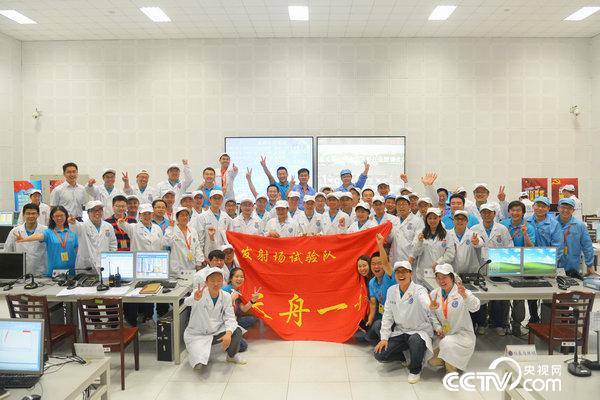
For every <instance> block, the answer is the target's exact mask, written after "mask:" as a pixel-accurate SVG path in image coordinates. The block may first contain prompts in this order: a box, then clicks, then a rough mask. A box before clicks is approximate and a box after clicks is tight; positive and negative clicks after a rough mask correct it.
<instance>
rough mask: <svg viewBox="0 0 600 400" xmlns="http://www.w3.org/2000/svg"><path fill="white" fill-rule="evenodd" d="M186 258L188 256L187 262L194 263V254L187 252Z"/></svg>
mask: <svg viewBox="0 0 600 400" xmlns="http://www.w3.org/2000/svg"><path fill="white" fill-rule="evenodd" d="M187 256H188V261H189V262H192V261H194V254H193V253H192V252H191V251H189V252H188V255H187Z"/></svg>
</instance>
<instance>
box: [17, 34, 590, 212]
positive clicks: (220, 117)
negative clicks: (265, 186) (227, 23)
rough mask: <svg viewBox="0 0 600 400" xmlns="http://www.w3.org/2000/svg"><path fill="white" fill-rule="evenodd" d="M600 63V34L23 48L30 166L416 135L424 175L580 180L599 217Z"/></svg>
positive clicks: (201, 159) (199, 158)
mask: <svg viewBox="0 0 600 400" xmlns="http://www.w3.org/2000/svg"><path fill="white" fill-rule="evenodd" d="M596 43H597V41H596ZM596 47H597V46H596ZM591 60H592V56H591V40H590V39H273V40H271V39H260V40H170V41H154V40H146V41H81V42H24V43H23V132H24V135H25V148H27V149H28V152H29V153H28V156H27V157H26V159H25V160H24V163H23V167H24V173H25V174H26V175H29V174H35V173H56V172H60V165H61V164H62V163H63V162H65V161H67V160H75V161H77V162H79V164H80V166H81V168H80V169H81V171H82V172H84V173H90V174H91V175H98V173H99V171H100V170H101V168H103V167H105V166H113V167H115V168H118V169H128V170H129V171H131V172H133V171H134V170H136V169H139V168H141V167H147V168H148V169H150V171H151V173H153V176H152V177H151V180H152V181H153V182H157V181H158V180H159V179H163V176H164V169H165V166H166V165H167V164H168V163H170V162H173V161H177V160H180V159H181V158H183V157H187V158H190V160H191V163H192V166H193V169H194V172H195V174H196V175H197V176H199V175H200V171H201V169H202V168H203V167H204V166H206V165H209V164H211V165H214V164H216V156H217V154H218V153H219V152H220V151H221V150H222V147H223V137H224V136H228V135H265V134H266V135H283V134H285V135H289V134H294V135H313V134H314V135H319V134H327V135H337V134H340V135H342V134H343V135H348V134H359V135H375V134H378V135H382V134H383V135H385V134H403V135H406V136H407V172H408V174H409V176H410V177H412V178H413V179H412V181H413V182H414V181H416V180H417V178H418V177H420V176H421V175H422V174H423V173H424V172H425V171H429V170H436V171H438V172H439V173H440V182H439V183H440V184H442V185H445V186H448V187H455V186H457V185H459V184H463V185H466V186H467V187H469V188H470V187H472V186H473V184H474V183H475V182H479V181H486V182H488V183H489V184H490V185H493V186H497V185H500V184H505V185H507V187H508V189H509V191H510V192H511V193H513V194H514V192H515V191H517V190H519V188H520V178H521V177H527V176H529V177H549V178H551V177H553V176H557V177H572V176H578V177H579V178H580V183H581V184H580V187H581V189H580V190H581V196H580V197H581V198H582V200H583V201H584V207H585V208H586V210H587V211H591V210H594V211H595V210H596V208H597V206H596V205H594V206H592V203H595V202H596V199H598V198H599V195H600V185H599V183H600V178H599V176H598V172H597V171H598V170H599V168H598V167H599V166H600V162H599V161H598V157H597V155H598V154H600V153H599V150H600V146H599V145H598V140H597V139H596V138H597V136H596V135H595V134H594V132H593V131H592V129H591V115H592V113H591V103H592V64H591ZM595 70H596V71H598V68H596V69H595ZM597 93H600V92H597ZM573 104H578V105H579V106H580V108H581V109H582V114H581V116H580V117H579V118H578V119H577V121H575V120H574V119H573V118H572V116H571V115H570V114H569V107H570V106H571V105H573ZM36 106H38V107H40V109H41V110H42V111H43V113H44V117H43V118H42V121H41V122H40V124H39V125H38V126H37V127H36V126H35V124H34V123H33V120H32V119H31V117H30V114H31V111H32V110H33V109H34V108H35V107H36ZM596 114H600V113H598V112H597V113H596ZM597 126H598V125H597ZM595 133H598V132H597V130H596V132H595ZM257 157H258V155H257Z"/></svg>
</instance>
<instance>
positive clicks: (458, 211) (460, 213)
mask: <svg viewBox="0 0 600 400" xmlns="http://www.w3.org/2000/svg"><path fill="white" fill-rule="evenodd" d="M457 215H462V216H464V217H465V218H466V219H469V213H468V212H466V211H465V210H456V211H454V217H453V218H456V216H457Z"/></svg>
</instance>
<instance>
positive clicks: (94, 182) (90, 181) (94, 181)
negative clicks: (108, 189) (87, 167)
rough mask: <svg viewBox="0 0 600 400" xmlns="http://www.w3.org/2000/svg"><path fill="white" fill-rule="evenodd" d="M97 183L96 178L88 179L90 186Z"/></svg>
mask: <svg viewBox="0 0 600 400" xmlns="http://www.w3.org/2000/svg"><path fill="white" fill-rule="evenodd" d="M95 184H96V180H95V179H94V178H90V180H89V181H88V186H94V185H95Z"/></svg>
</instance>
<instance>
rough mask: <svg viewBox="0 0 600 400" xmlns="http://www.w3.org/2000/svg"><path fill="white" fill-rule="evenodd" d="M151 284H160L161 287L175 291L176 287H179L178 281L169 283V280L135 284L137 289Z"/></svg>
mask: <svg viewBox="0 0 600 400" xmlns="http://www.w3.org/2000/svg"><path fill="white" fill-rule="evenodd" d="M151 283H160V285H161V286H162V287H164V288H167V289H175V287H176V286H177V282H176V281H168V280H166V279H165V280H160V279H158V280H154V281H137V282H136V283H135V287H136V289H137V288H143V287H144V286H146V285H149V284H151Z"/></svg>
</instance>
